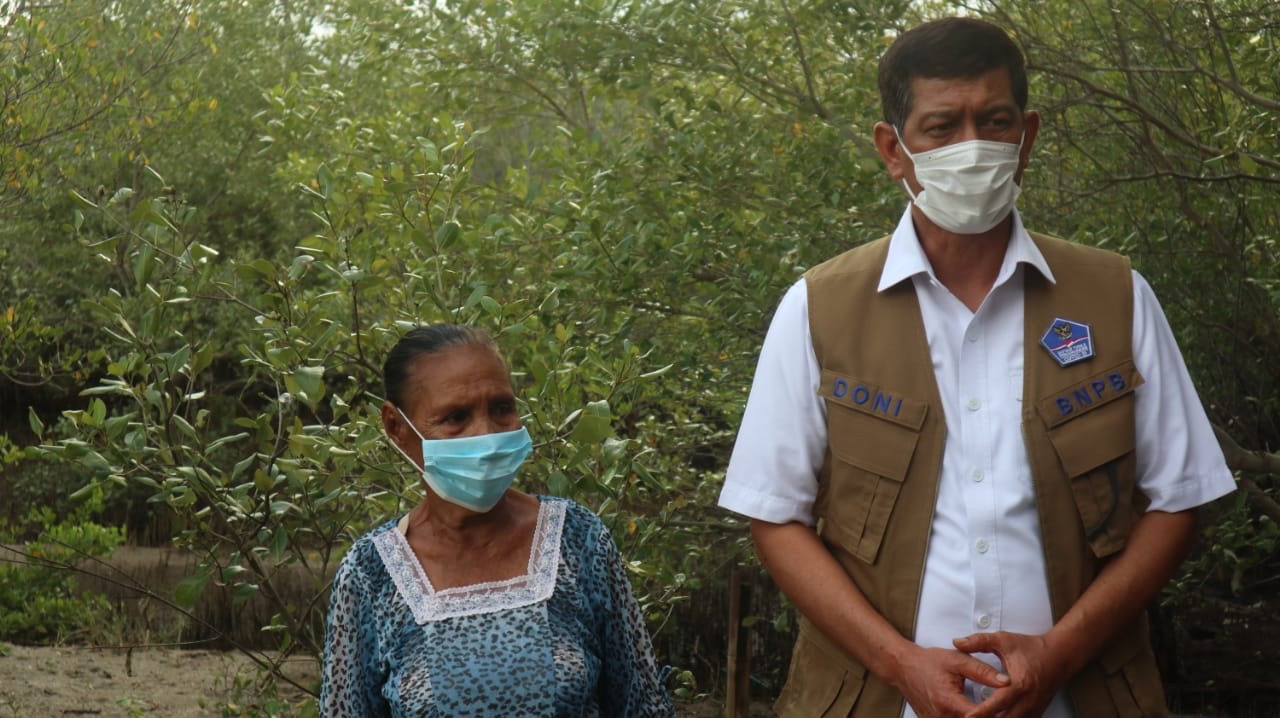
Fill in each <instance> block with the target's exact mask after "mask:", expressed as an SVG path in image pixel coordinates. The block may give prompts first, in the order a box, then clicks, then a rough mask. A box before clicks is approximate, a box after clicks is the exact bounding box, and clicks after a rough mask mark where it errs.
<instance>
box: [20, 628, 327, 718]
mask: <svg viewBox="0 0 1280 718" xmlns="http://www.w3.org/2000/svg"><path fill="white" fill-rule="evenodd" d="M296 671H297V673H291V675H299V674H302V675H305V674H306V673H307V672H308V671H310V672H311V673H312V674H314V669H313V668H311V667H310V666H302V665H297V666H296ZM257 675H258V672H257V669H256V667H255V665H254V664H253V663H252V662H250V661H249V659H248V658H245V657H244V656H241V655H239V654H234V653H222V652H218V651H188V650H173V649H137V650H134V651H133V652H132V656H129V655H128V654H127V653H126V652H125V651H123V650H116V649H92V648H80V647H43V646H42V647H28V646H14V645H10V644H0V718H9V717H10V716H22V717H23V718H28V717H30V718H41V717H43V716H108V717H115V716H165V717H166V718H169V717H170V716H172V717H173V718H191V717H193V716H217V715H222V706H223V705H225V704H226V703H228V702H233V701H235V700H244V699H245V698H246V695H247V692H249V691H252V685H253V682H254V679H255V678H256V676H257ZM237 679H239V683H240V685H241V687H242V689H241V690H239V691H237ZM245 686H248V687H247V688H245ZM282 697H283V696H282Z"/></svg>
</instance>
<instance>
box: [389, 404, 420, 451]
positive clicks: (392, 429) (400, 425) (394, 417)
mask: <svg viewBox="0 0 1280 718" xmlns="http://www.w3.org/2000/svg"><path fill="white" fill-rule="evenodd" d="M382 428H383V429H384V430H385V431H386V432H387V436H388V437H389V438H390V439H391V440H392V441H394V442H396V444H397V445H398V446H399V447H400V448H401V449H404V450H406V451H407V450H408V447H409V446H412V445H413V442H412V441H411V440H409V437H407V436H405V435H406V434H409V435H412V434H413V431H412V429H411V428H410V427H409V426H408V423H407V422H406V420H405V418H404V416H403V415H401V413H400V411H399V410H398V409H396V405H395V404H392V403H391V402H389V401H384V402H382Z"/></svg>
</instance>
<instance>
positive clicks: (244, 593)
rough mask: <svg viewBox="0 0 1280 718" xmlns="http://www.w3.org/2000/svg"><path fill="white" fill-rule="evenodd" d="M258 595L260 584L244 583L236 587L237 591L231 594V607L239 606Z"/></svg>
mask: <svg viewBox="0 0 1280 718" xmlns="http://www.w3.org/2000/svg"><path fill="white" fill-rule="evenodd" d="M257 593H258V584H256V583H242V584H240V585H239V586H236V590H235V592H234V593H232V594H231V605H233V606H239V605H240V604H242V603H244V602H245V601H248V600H249V599H250V598H253V597H254V596H255V595H256V594H257Z"/></svg>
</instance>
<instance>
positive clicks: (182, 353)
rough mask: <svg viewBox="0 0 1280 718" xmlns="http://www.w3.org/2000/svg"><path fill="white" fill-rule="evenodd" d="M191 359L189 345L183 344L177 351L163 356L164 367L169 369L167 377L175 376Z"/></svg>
mask: <svg viewBox="0 0 1280 718" xmlns="http://www.w3.org/2000/svg"><path fill="white" fill-rule="evenodd" d="M190 359H191V345H190V344H183V345H182V346H181V347H179V348H178V350H177V351H175V352H173V353H172V354H170V355H169V356H167V357H165V369H167V370H168V371H169V378H171V379H172V378H175V377H177V376H178V375H179V374H180V373H182V370H183V369H185V368H186V366H187V361H189V360H190Z"/></svg>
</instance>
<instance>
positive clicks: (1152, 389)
mask: <svg viewBox="0 0 1280 718" xmlns="http://www.w3.org/2000/svg"><path fill="white" fill-rule="evenodd" d="M1027 271H1033V272H1034V271H1038V272H1040V273H1041V274H1043V275H1044V276H1045V277H1046V278H1048V279H1049V280H1050V281H1053V273H1052V271H1051V269H1050V267H1049V266H1048V264H1047V263H1046V262H1045V259H1044V257H1043V256H1042V255H1041V254H1040V251H1039V249H1037V248H1036V246H1035V243H1034V242H1033V241H1032V240H1031V237H1030V236H1029V235H1028V234H1027V232H1026V230H1025V229H1024V228H1023V226H1022V220H1021V218H1020V217H1019V216H1018V214H1017V212H1016V211H1015V212H1014V221H1013V231H1012V234H1011V237H1010V240H1009V245H1008V248H1007V250H1006V251H1005V256H1004V262H1003V264H1002V266H1001V267H1000V273H999V275H998V276H997V278H996V281H995V284H994V286H993V287H992V288H991V291H990V293H988V295H987V297H986V299H985V300H983V302H982V304H981V306H979V307H978V310H977V311H976V312H971V311H970V310H969V309H968V307H966V306H965V305H964V303H963V302H961V301H960V300H959V299H958V298H956V297H955V295H953V294H951V292H950V291H949V290H948V289H947V288H946V287H944V286H943V285H942V284H941V283H940V282H939V281H938V280H937V277H936V276H934V273H933V269H932V267H931V266H930V265H929V261H928V259H927V258H926V257H925V254H924V250H923V249H922V248H921V246H920V243H919V240H918V239H917V237H916V233H915V227H914V225H913V224H912V221H911V212H910V207H909V206H908V209H907V211H906V212H904V214H903V216H902V219H901V221H900V222H899V223H898V227H897V229H896V230H895V231H894V233H893V237H892V239H891V240H890V244H889V252H888V257H887V259H886V261H885V267H884V271H883V273H882V274H881V277H880V284H879V291H884V290H885V289H886V288H888V287H891V286H893V285H895V284H897V283H898V282H900V281H903V280H906V279H910V280H911V281H912V283H913V284H914V286H915V290H916V296H917V298H918V299H919V303H920V313H921V317H922V319H923V321H924V328H925V334H926V336H927V337H928V342H929V352H930V354H931V355H932V358H933V370H934V375H935V377H936V379H937V384H938V392H939V394H940V396H941V398H942V405H943V407H942V408H943V413H944V414H945V417H946V430H947V436H946V445H945V449H944V452H943V458H942V474H941V477H940V479H939V487H938V498H937V505H936V507H935V509H934V514H933V522H932V533H931V535H930V539H929V549H928V553H927V555H926V558H925V570H924V579H923V584H922V586H921V592H920V607H919V611H918V613H917V619H916V630H915V636H916V643H918V644H919V645H921V646H940V647H945V648H952V647H953V646H952V643H951V640H952V639H953V638H956V637H959V636H965V635H968V634H971V633H977V632H989V631H1001V630H1003V631H1013V632H1017V633H1026V634H1041V633H1045V632H1047V631H1048V630H1049V629H1050V628H1051V627H1052V626H1053V617H1052V614H1051V610H1050V605H1049V589H1048V582H1047V580H1046V578H1045V568H1044V556H1043V552H1042V549H1041V539H1040V524H1039V518H1038V514H1037V511H1036V502H1035V492H1034V489H1033V487H1032V483H1031V468H1030V461H1029V459H1028V457H1027V450H1026V446H1025V445H1024V444H1023V441H1022V367H1023V313H1022V308H1023V298H1022V273H1023V272H1027ZM1133 291H1134V315H1133V357H1134V362H1135V364H1136V366H1137V369H1138V371H1139V372H1140V373H1141V374H1142V376H1143V377H1144V378H1145V379H1146V383H1145V384H1143V385H1141V386H1139V387H1138V388H1137V389H1136V390H1135V391H1134V394H1135V407H1136V408H1135V411H1136V420H1137V448H1136V450H1137V474H1138V476H1137V482H1138V488H1139V490H1140V491H1141V492H1142V493H1143V494H1144V495H1145V496H1146V497H1147V498H1149V499H1150V500H1151V504H1150V506H1149V510H1160V511H1169V512H1174V511H1181V510H1184V509H1190V508H1193V507H1196V506H1199V505H1201V504H1203V503H1206V502H1208V501H1211V500H1213V499H1215V498H1217V497H1219V496H1222V495H1223V494H1226V493H1228V492H1230V491H1231V490H1232V489H1233V488H1235V481H1234V479H1233V478H1232V476H1231V472H1230V471H1229V470H1228V469H1227V467H1226V464H1225V463H1224V461H1223V458H1222V451H1221V449H1220V448H1219V447H1218V444H1217V441H1216V440H1215V438H1214V436H1213V432H1212V430H1211V428H1210V426H1209V421H1208V419H1207V417H1206V416H1205V413H1204V409H1203V407H1202V406H1201V405H1200V400H1199V398H1198V397H1197V395H1196V392H1195V388H1194V387H1193V386H1192V385H1191V379H1190V377H1189V376H1188V374H1187V370H1186V366H1185V364H1184V363H1183V361H1182V355H1181V354H1180V353H1179V351H1178V347H1177V345H1176V343H1175V341H1174V338H1173V333H1172V331H1171V330H1170V329H1169V325H1168V322H1167V321H1166V320H1165V317H1164V313H1163V312H1162V311H1161V309H1160V305H1159V303H1158V302H1157V301H1156V298H1155V295H1154V294H1153V293H1152V291H1151V287H1150V286H1149V285H1148V284H1147V282H1146V281H1145V280H1144V279H1142V277H1141V276H1140V275H1138V273H1137V272H1134V282H1133ZM1064 318H1065V319H1071V318H1072V317H1070V316H1066V317H1064ZM820 375H821V370H820V369H819V367H818V362H817V358H816V356H815V355H814V351H813V343H812V341H811V339H810V336H809V321H808V297H807V292H806V287H805V282H804V279H803V278H801V279H800V280H798V281H797V282H796V283H795V284H793V285H792V286H791V288H790V289H789V290H788V291H787V293H786V294H785V295H784V296H783V298H782V302H781V303H780V304H779V306H778V310H777V312H776V314H775V315H774V318H773V322H772V324H771V325H770V327H769V332H768V335H767V336H766V338H765V341H764V346H763V348H762V349H761V351H760V359H759V362H758V365H757V367H756V375H755V379H754V381H753V383H752V386H751V394H750V395H749V397H748V399H747V408H746V412H745V414H744V415H743V418H742V425H741V427H740V429H739V431H738V438H737V442H736V443H735V445H734V448H733V455H732V457H731V458H730V460H729V468H728V472H727V475H726V477H725V484H724V488H723V490H722V491H721V494H720V502H719V503H720V505H721V506H723V507H725V508H727V509H730V510H732V511H735V512H737V513H740V514H744V515H746V516H749V517H752V518H756V519H761V520H764V521H769V522H774V523H787V522H792V521H798V522H801V523H804V524H807V525H814V524H815V523H816V519H815V517H814V514H813V503H814V499H815V497H816V495H817V490H818V478H817V477H818V472H819V470H820V468H821V467H822V460H823V456H824V452H825V450H826V447H827V424H826V416H827V411H826V405H825V402H824V401H823V399H822V398H821V397H820V396H819V394H818V385H819V379H820ZM880 560H882V561H884V560H890V561H891V560H893V558H892V557H891V556H885V555H881V557H880ZM978 657H979V658H982V659H983V660H986V661H987V662H988V663H990V664H991V665H994V666H997V667H1000V662H999V660H998V659H997V658H996V657H995V656H991V655H985V654H980V655H978ZM966 689H967V691H968V693H969V697H970V698H971V699H973V700H975V701H977V700H981V699H982V698H984V697H985V696H986V695H989V689H987V691H986V692H984V690H983V689H982V687H981V686H978V685H975V684H973V683H972V682H969V683H968V684H967V685H966ZM903 715H904V716H909V717H911V718H914V716H915V712H914V711H913V710H911V708H910V707H909V706H908V707H906V708H905V709H904V712H903ZM1071 715H1072V712H1071V709H1070V705H1069V702H1068V700H1067V698H1066V694H1065V691H1063V692H1060V693H1059V694H1058V696H1057V697H1056V698H1055V699H1054V702H1053V704H1052V705H1051V706H1050V708H1049V710H1048V711H1047V712H1046V713H1045V716H1047V717H1049V718H1070V717H1071Z"/></svg>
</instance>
